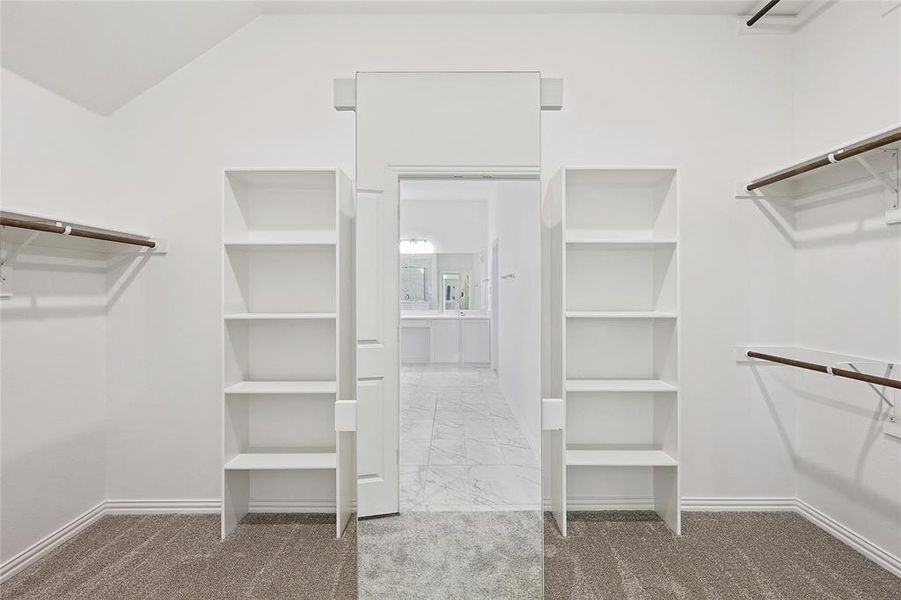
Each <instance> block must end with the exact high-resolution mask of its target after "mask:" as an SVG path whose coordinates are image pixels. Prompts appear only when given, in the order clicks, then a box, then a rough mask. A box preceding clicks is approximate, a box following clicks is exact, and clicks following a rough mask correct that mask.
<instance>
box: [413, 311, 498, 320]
mask: <svg viewBox="0 0 901 600" xmlns="http://www.w3.org/2000/svg"><path fill="white" fill-rule="evenodd" d="M490 318H491V317H490V315H489V314H488V313H485V312H479V311H463V314H462V315H461V314H460V311H452V310H448V311H440V310H429V311H419V310H417V311H409V312H402V313H401V314H400V319H401V321H416V320H419V321H423V320H433V319H482V320H486V321H487V320H489V319H490Z"/></svg>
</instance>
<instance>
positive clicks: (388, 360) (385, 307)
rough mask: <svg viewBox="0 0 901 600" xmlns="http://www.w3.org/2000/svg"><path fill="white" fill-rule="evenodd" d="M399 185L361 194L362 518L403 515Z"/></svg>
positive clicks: (359, 408)
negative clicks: (400, 458) (400, 487)
mask: <svg viewBox="0 0 901 600" xmlns="http://www.w3.org/2000/svg"><path fill="white" fill-rule="evenodd" d="M397 244H398V181H397V177H388V178H387V180H386V183H385V187H384V190H383V191H382V192H377V191H369V192H366V191H359V190H358V192H357V421H358V423H359V424H360V426H358V430H357V477H358V480H357V516H358V517H371V516H374V515H384V514H391V513H396V512H399V511H400V501H399V488H398V486H399V480H398V470H399V469H398V463H399V452H400V448H399V441H400V432H399V427H400V425H399V411H400V406H399V402H398V398H399V395H400V388H399V381H398V380H399V378H400V374H399V355H398V339H399V331H400V329H399V327H398V325H399V313H400V291H399V281H398V279H399V271H400V255H399V252H398V247H397Z"/></svg>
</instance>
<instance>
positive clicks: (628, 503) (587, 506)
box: [548, 495, 654, 512]
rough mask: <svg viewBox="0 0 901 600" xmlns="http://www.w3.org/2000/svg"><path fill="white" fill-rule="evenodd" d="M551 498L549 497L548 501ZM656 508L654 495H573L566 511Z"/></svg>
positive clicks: (567, 498)
mask: <svg viewBox="0 0 901 600" xmlns="http://www.w3.org/2000/svg"><path fill="white" fill-rule="evenodd" d="M549 500H550V498H548V501H549ZM580 510H587V511H595V510H654V497H653V496H571V495H568V496H567V497H566V511H567V512H573V511H580Z"/></svg>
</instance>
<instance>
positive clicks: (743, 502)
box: [0, 496, 901, 583]
mask: <svg viewBox="0 0 901 600" xmlns="http://www.w3.org/2000/svg"><path fill="white" fill-rule="evenodd" d="M549 500H550V499H549V498H546V499H545V505H548V504H547V503H548V502H549ZM567 506H568V508H569V509H570V510H653V499H652V498H650V497H644V496H621V497H587V496H586V497H576V498H570V499H568V500H567ZM220 507H221V503H220V501H219V500H215V499H211V500H107V501H105V502H101V503H100V504H98V505H97V506H95V507H93V508H91V509H90V510H88V511H86V512H84V513H82V514H81V515H79V516H77V517H76V518H75V519H73V520H72V521H71V522H69V523H67V524H66V525H63V526H62V527H60V528H59V529H57V530H56V531H54V532H53V533H51V534H49V535H47V536H46V537H44V538H43V539H41V540H39V541H38V542H36V543H35V544H33V545H31V546H30V547H28V548H26V549H25V550H23V551H22V552H20V553H19V554H17V555H15V556H13V557H12V558H10V559H9V560H7V561H6V562H4V563H3V564H0V583H2V582H3V581H6V580H7V579H9V578H10V577H12V576H13V575H14V574H15V573H17V572H18V571H20V570H22V569H23V568H25V567H26V566H28V565H29V564H31V563H32V562H34V561H35V560H37V559H39V558H40V557H42V556H44V555H45V554H47V553H48V552H50V551H51V550H53V549H55V548H56V547H57V546H59V545H60V544H62V543H63V542H65V541H66V540H68V539H69V538H71V537H72V536H74V535H75V534H77V533H79V532H80V531H82V530H83V529H85V528H86V527H87V526H89V525H91V524H92V523H93V522H94V521H96V520H97V519H99V518H100V517H102V516H103V515H107V514H111V515H116V514H119V515H124V514H131V515H136V514H166V513H169V514H176V513H191V514H215V513H218V512H219V510H220ZM334 510H335V509H334V501H333V500H274V501H272V500H252V501H251V502H250V511H251V512H273V513H274V512H334ZM682 510H683V511H686V512H728V511H731V512H794V513H797V514H799V515H801V516H802V517H804V518H805V519H807V520H808V521H810V522H811V523H813V524H814V525H816V526H817V527H819V528H820V529H822V530H823V531H825V532H827V533H829V534H830V535H832V536H834V537H835V538H837V539H838V540H840V541H842V542H843V543H845V544H847V545H848V546H850V547H851V548H853V549H854V550H856V551H857V552H860V553H861V554H863V555H864V556H866V557H867V558H869V559H870V560H872V561H873V562H875V563H876V564H878V565H879V566H881V567H882V568H884V569H886V570H887V571H889V572H890V573H892V574H894V575H895V576H896V577H901V558H899V557H897V556H894V555H893V554H891V553H890V552H888V551H887V550H885V549H884V548H882V547H880V546H879V545H877V544H874V543H873V542H871V541H870V540H868V539H866V538H865V537H863V536H861V535H860V534H858V533H856V532H854V531H852V530H851V529H849V528H847V527H845V526H844V525H842V524H841V523H839V522H838V521H836V520H835V519H833V518H831V517H829V516H828V515H826V514H824V513H822V512H820V511H819V510H817V509H816V508H814V507H813V506H811V505H810V504H808V503H806V502H804V501H803V500H800V499H798V498H786V497H773V498H767V497H764V498H713V497H686V498H683V499H682Z"/></svg>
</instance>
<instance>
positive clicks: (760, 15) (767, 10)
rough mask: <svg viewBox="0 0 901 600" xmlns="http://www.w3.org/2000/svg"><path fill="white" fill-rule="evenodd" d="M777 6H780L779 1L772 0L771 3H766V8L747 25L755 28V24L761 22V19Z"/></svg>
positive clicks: (758, 12) (759, 11)
mask: <svg viewBox="0 0 901 600" xmlns="http://www.w3.org/2000/svg"><path fill="white" fill-rule="evenodd" d="M777 4H779V0H770V1H769V2H767V3H766V6H764V7H763V8H761V9H760V10H758V11H757V13H756V14H755V15H754V16H753V17H751V18H750V19H748V22H747V23H745V25H747V26H748V27H753V26H754V23H756V22H757V21H759V20H760V17H762V16H763V15H765V14H767V13H768V12H770V9H772V8H773V7H774V6H776V5H777Z"/></svg>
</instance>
